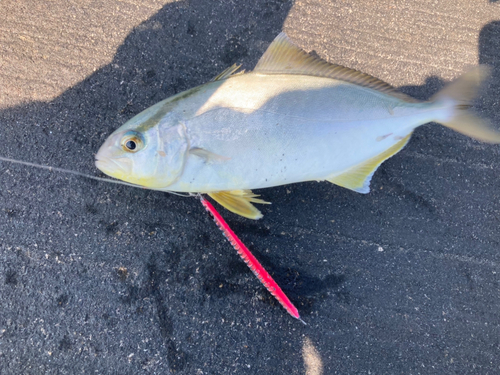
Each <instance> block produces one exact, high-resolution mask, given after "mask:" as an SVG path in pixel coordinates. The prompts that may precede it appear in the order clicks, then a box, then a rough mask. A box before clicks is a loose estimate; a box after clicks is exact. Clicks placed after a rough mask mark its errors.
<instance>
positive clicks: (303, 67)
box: [254, 32, 418, 102]
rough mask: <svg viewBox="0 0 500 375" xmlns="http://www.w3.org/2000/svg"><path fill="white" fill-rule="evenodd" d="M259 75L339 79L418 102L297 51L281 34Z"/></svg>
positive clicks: (357, 73)
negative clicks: (295, 75) (294, 75)
mask: <svg viewBox="0 0 500 375" xmlns="http://www.w3.org/2000/svg"><path fill="white" fill-rule="evenodd" d="M254 72H256V73H267V74H302V75H311V76H316V77H325V78H332V79H337V80H340V81H344V82H348V83H352V84H355V85H358V86H362V87H366V88H369V89H372V90H377V91H380V92H382V93H384V94H388V95H391V96H394V97H396V98H398V99H402V100H404V101H407V102H417V101H418V100H416V99H413V98H411V97H409V96H408V95H405V94H403V93H401V92H399V91H398V90H397V89H395V88H394V87H392V86H391V85H389V84H388V83H386V82H384V81H382V80H380V79H378V78H375V77H373V76H371V75H369V74H365V73H361V72H360V71H357V70H354V69H350V68H346V67H345V66H342V65H337V64H331V63H329V62H327V61H325V60H322V59H320V58H318V57H314V56H311V55H309V54H308V53H306V52H305V51H304V50H302V49H300V48H299V47H297V46H296V45H295V44H293V42H292V41H291V40H290V39H289V38H288V37H287V35H286V34H285V33H284V32H282V33H280V34H279V35H278V36H277V37H276V39H274V41H273V42H272V43H271V45H270V46H269V47H268V48H267V50H266V52H265V53H264V55H262V57H261V58H260V60H259V62H258V63H257V66H256V67H255V69H254Z"/></svg>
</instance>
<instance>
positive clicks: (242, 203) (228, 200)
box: [208, 190, 271, 220]
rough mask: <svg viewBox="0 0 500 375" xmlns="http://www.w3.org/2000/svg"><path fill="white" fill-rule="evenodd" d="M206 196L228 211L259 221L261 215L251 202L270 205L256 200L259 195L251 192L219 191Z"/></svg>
mask: <svg viewBox="0 0 500 375" xmlns="http://www.w3.org/2000/svg"><path fill="white" fill-rule="evenodd" d="M208 195H209V196H210V197H211V198H212V199H213V200H215V201H216V202H217V203H219V204H220V205H221V206H223V207H224V208H226V209H228V210H229V211H231V212H233V213H235V214H237V215H240V216H243V217H246V218H248V219H253V220H257V219H260V218H261V217H262V216H263V215H262V213H261V212H260V211H259V210H258V209H257V208H255V206H254V205H253V204H252V202H253V203H261V204H271V203H270V202H266V201H264V200H262V199H259V198H257V197H258V196H259V195H257V194H254V193H252V191H251V190H231V191H219V192H216V193H208Z"/></svg>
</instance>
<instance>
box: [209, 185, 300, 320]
mask: <svg viewBox="0 0 500 375" xmlns="http://www.w3.org/2000/svg"><path fill="white" fill-rule="evenodd" d="M200 200H201V204H202V205H203V207H205V209H206V210H207V211H208V212H209V213H210V214H212V216H213V218H214V221H215V223H216V224H217V226H218V227H219V229H220V230H221V231H222V233H224V236H225V237H226V238H227V240H228V241H229V242H230V243H231V245H233V247H234V249H235V250H236V251H237V252H238V254H239V255H240V257H241V259H243V261H244V262H245V263H246V265H247V266H248V267H249V268H250V269H251V270H252V272H253V273H254V275H255V276H257V278H258V279H259V281H260V282H261V283H262V284H263V285H264V286H265V287H266V289H267V290H268V291H269V293H271V294H272V295H273V297H274V298H276V300H277V301H278V302H279V303H280V304H281V306H283V307H284V308H285V310H286V311H287V312H288V313H289V314H290V315H291V316H293V317H294V318H296V319H299V320H300V321H301V322H302V323H304V321H303V320H302V319H300V315H299V311H298V310H297V308H296V307H295V306H294V305H293V303H292V302H291V301H290V299H289V298H288V297H287V296H286V294H285V293H284V292H283V291H282V290H281V288H280V287H279V285H278V284H277V283H276V281H274V279H273V278H272V277H271V275H270V274H269V273H268V272H267V271H266V270H265V269H264V267H262V265H261V264H260V262H259V261H258V260H257V258H255V257H254V256H253V254H252V253H251V252H250V250H248V248H247V247H246V246H245V244H244V243H243V242H241V240H240V239H239V238H238V236H236V234H235V233H234V232H233V231H232V229H231V228H230V227H229V225H228V224H227V223H226V221H225V220H224V219H223V218H222V216H221V215H220V214H219V213H218V212H217V210H216V209H215V207H214V206H213V205H212V204H211V203H210V202H209V201H207V200H206V199H205V198H203V197H202V196H201V195H200Z"/></svg>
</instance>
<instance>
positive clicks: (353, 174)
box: [327, 133, 411, 194]
mask: <svg viewBox="0 0 500 375" xmlns="http://www.w3.org/2000/svg"><path fill="white" fill-rule="evenodd" d="M410 137H411V133H410V134H408V135H407V136H406V137H405V138H403V139H402V140H400V141H399V142H398V143H396V144H395V145H394V146H392V147H390V148H388V149H387V150H385V151H384V152H382V153H381V154H378V155H377V156H375V157H373V158H371V159H368V160H367V161H365V162H363V163H361V164H358V165H355V166H354V167H352V168H349V169H348V170H346V171H345V172H342V173H341V174H338V175H335V176H333V177H329V178H327V181H330V182H331V183H332V184H335V185H339V186H342V187H345V188H347V189H350V190H354V191H356V192H358V193H363V194H367V193H369V192H370V181H371V179H372V176H373V174H374V173H375V171H376V170H377V168H378V167H379V166H380V164H382V163H383V162H384V161H386V160H387V159H389V158H390V157H391V156H393V155H395V154H397V153H398V152H399V151H400V150H401V149H402V148H403V147H404V146H405V145H406V144H407V143H408V141H409V139H410Z"/></svg>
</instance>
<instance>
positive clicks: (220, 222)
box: [0, 156, 306, 324]
mask: <svg viewBox="0 0 500 375" xmlns="http://www.w3.org/2000/svg"><path fill="white" fill-rule="evenodd" d="M0 161H4V162H8V163H13V164H21V165H26V166H28V167H34V168H40V169H46V170H49V171H55V172H62V173H69V174H72V175H75V176H80V177H85V178H90V179H91V180H96V181H102V182H109V183H112V184H119V185H125V186H132V187H136V188H144V187H143V186H140V185H134V184H131V183H128V182H124V181H119V180H111V179H109V178H102V177H96V176H91V175H88V174H85V173H81V172H77V171H72V170H71V169H64V168H57V167H50V166H48V165H43V164H37V163H30V162H28V161H21V160H16V159H10V158H5V157H3V156H0ZM162 191H164V190H162ZM165 192H166V193H170V194H174V195H178V196H181V197H195V198H198V199H199V200H200V201H201V204H202V205H203V207H204V208H205V209H206V210H207V211H208V212H209V213H210V214H211V215H212V217H213V218H214V220H215V223H216V224H217V226H218V227H219V229H220V230H221V231H222V233H223V234H224V236H225V237H226V238H227V240H228V241H229V243H230V244H231V245H232V246H233V247H234V249H235V250H236V251H237V252H238V254H239V256H240V257H241V259H243V261H244V262H245V263H246V265H247V266H248V267H249V268H250V270H251V271H252V272H253V273H254V274H255V276H256V277H257V279H258V280H259V281H260V282H261V283H262V284H263V285H264V287H265V288H266V289H267V290H268V291H269V292H270V293H271V295H272V296H273V297H274V298H276V300H277V301H278V302H279V303H280V304H281V305H282V306H283V307H284V308H285V310H286V311H287V312H288V313H289V314H290V315H291V316H293V317H294V318H296V319H298V320H300V321H301V322H302V323H304V324H306V323H305V322H304V321H303V320H302V319H301V318H300V315H299V311H298V310H297V308H296V307H295V306H294V305H293V303H292V302H291V301H290V300H289V299H288V297H287V296H286V294H285V293H284V292H283V291H282V290H281V288H280V287H279V285H278V284H277V283H276V281H274V279H273V278H272V276H271V275H270V274H269V273H268V272H267V271H266V270H265V269H264V267H263V266H262V265H261V264H260V262H259V261H258V260H257V258H255V256H253V254H252V253H251V252H250V250H249V249H248V248H247V247H246V246H245V245H244V244H243V242H241V240H240V239H239V238H238V236H236V234H235V233H234V232H233V231H232V230H231V228H230V227H229V225H228V224H227V223H226V221H225V220H224V219H223V218H222V216H221V215H220V214H219V213H218V212H217V210H216V209H215V207H214V206H212V204H211V203H210V202H208V201H207V200H205V198H203V196H202V195H201V194H200V193H188V194H180V193H176V192H173V191H168V190H165Z"/></svg>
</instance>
